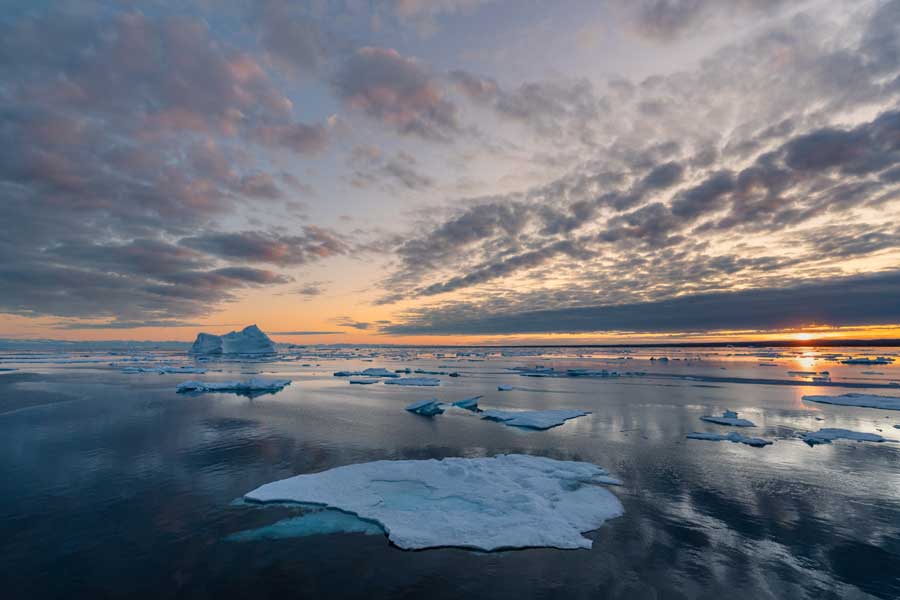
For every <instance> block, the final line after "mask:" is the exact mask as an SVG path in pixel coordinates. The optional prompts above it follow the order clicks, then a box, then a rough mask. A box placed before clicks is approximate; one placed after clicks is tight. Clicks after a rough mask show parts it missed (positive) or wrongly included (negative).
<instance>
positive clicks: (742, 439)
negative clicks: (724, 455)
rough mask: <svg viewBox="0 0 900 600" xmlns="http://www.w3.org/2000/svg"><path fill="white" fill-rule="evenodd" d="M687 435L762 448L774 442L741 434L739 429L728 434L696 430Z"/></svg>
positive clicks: (692, 438)
mask: <svg viewBox="0 0 900 600" xmlns="http://www.w3.org/2000/svg"><path fill="white" fill-rule="evenodd" d="M686 437H687V438H688V439H691V440H706V441H708V442H734V443H735V444H747V445H748V446H753V447H754V448H762V447H763V446H768V445H769V444H771V443H772V442H771V440H765V439H763V438H758V437H748V436H746V435H741V434H740V433H738V432H737V431H732V432H730V433H726V434H721V433H705V432H699V431H694V432H692V433H689V434H687V436H686Z"/></svg>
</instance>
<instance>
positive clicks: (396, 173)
mask: <svg viewBox="0 0 900 600" xmlns="http://www.w3.org/2000/svg"><path fill="white" fill-rule="evenodd" d="M350 166H351V167H352V168H353V174H352V176H351V179H350V181H351V183H352V184H353V185H354V186H355V187H358V188H367V187H372V186H379V187H382V188H384V189H386V190H388V191H391V190H395V189H397V188H400V189H406V190H411V191H422V190H426V189H428V188H431V187H433V186H434V185H435V180H434V179H433V178H432V177H430V176H428V175H425V174H424V173H422V172H420V170H419V163H418V161H417V160H416V157H415V156H413V155H411V154H408V153H406V152H403V151H399V152H397V153H396V154H395V155H394V156H385V155H384V153H382V151H381V150H379V149H378V148H376V147H375V146H356V147H354V148H353V150H352V152H351V156H350Z"/></svg>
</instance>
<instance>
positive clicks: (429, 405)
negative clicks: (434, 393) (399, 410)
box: [406, 398, 444, 417]
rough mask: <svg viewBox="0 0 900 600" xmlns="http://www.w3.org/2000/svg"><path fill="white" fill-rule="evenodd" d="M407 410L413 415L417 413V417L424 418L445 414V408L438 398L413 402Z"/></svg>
mask: <svg viewBox="0 0 900 600" xmlns="http://www.w3.org/2000/svg"><path fill="white" fill-rule="evenodd" d="M406 410H408V411H409V412H411V413H416V414H417V415H422V416H423V417H433V416H435V415H442V414H444V407H443V406H441V403H440V402H438V399H437V398H430V399H428V400H419V401H418V402H413V403H412V404H410V405H409V406H407V407H406Z"/></svg>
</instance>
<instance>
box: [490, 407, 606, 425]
mask: <svg viewBox="0 0 900 600" xmlns="http://www.w3.org/2000/svg"><path fill="white" fill-rule="evenodd" d="M589 414H591V413H590V412H589V411H586V410H570V409H555V410H485V411H482V412H481V418H482V419H487V420H489V421H499V422H501V423H503V424H504V425H510V426H511V427H525V428H526V429H550V428H551V427H556V426H557V425H562V424H563V423H565V422H566V421H568V420H569V419H575V418H578V417H583V416H585V415H589Z"/></svg>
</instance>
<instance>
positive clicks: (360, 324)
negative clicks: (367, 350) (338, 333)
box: [335, 317, 372, 331]
mask: <svg viewBox="0 0 900 600" xmlns="http://www.w3.org/2000/svg"><path fill="white" fill-rule="evenodd" d="M335 322H336V323H337V324H338V325H340V326H341V327H350V328H352V329H359V330H360V331H365V330H367V329H370V328H371V327H372V323H369V322H367V321H357V320H356V319H353V318H351V317H338V318H337V319H335Z"/></svg>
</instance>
